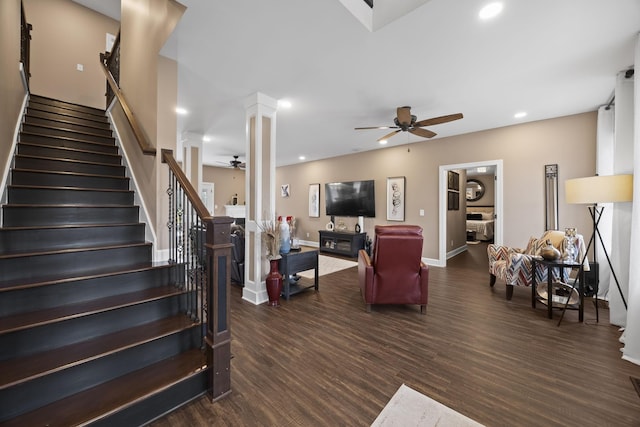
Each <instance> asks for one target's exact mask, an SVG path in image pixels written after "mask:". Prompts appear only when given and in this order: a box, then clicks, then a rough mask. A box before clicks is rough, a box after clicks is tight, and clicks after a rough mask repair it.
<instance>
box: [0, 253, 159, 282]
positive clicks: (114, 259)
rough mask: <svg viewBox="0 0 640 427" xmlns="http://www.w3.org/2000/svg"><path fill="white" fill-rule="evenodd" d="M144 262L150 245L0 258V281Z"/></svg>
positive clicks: (66, 273) (82, 272)
mask: <svg viewBox="0 0 640 427" xmlns="http://www.w3.org/2000/svg"><path fill="white" fill-rule="evenodd" d="M145 262H151V246H150V245H139V246H130V247H119V248H114V249H97V250H93V251H79V252H76V251H74V252H63V253H53V254H46V255H37V256H24V257H12V258H0V282H1V281H4V280H7V281H10V280H11V281H13V280H15V281H20V282H21V283H28V281H30V280H32V281H39V280H42V278H45V277H51V276H54V277H60V276H63V275H64V276H71V275H89V274H91V273H92V272H93V271H95V269H96V267H97V266H98V267H99V268H101V269H106V268H109V269H116V268H128V267H133V266H136V265H141V264H143V263H145Z"/></svg>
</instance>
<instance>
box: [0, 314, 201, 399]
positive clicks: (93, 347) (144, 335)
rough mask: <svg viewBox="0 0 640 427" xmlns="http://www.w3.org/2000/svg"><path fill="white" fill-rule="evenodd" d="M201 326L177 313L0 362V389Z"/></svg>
mask: <svg viewBox="0 0 640 427" xmlns="http://www.w3.org/2000/svg"><path fill="white" fill-rule="evenodd" d="M196 325H199V323H194V322H193V321H192V320H191V319H189V317H188V316H186V315H184V314H178V315H175V316H172V317H166V318H164V319H160V320H156V321H154V322H150V323H146V324H144V325H139V326H135V327H133V328H129V329H125V330H122V331H118V332H114V333H112V334H108V335H103V336H100V337H96V338H94V339H92V340H87V341H82V342H79V343H76V344H71V345H68V346H65V347H61V348H57V349H54V350H48V351H47V352H45V353H37V354H33V355H30V356H26V357H20V358H17V359H11V360H6V361H3V362H0V390H1V389H3V388H7V387H10V386H13V385H16V384H19V383H22V382H25V381H29V380H32V379H35V378H38V377H41V376H43V375H47V374H50V373H53V372H57V371H61V370H63V369H67V368H70V367H72V366H76V365H79V364H82V363H85V362H88V361H91V360H95V359H98V358H100V357H103V356H106V355H109V354H112V353H115V352H118V351H122V350H126V349H128V348H131V347H134V346H136V345H140V344H144V343H146V342H150V341H153V340H156V339H159V338H163V337H165V336H168V335H171V334H174V333H177V332H180V331H183V330H185V329H188V328H191V327H194V326H196Z"/></svg>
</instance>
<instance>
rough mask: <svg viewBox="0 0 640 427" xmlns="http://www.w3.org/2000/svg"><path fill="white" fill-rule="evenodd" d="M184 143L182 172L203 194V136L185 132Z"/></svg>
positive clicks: (199, 192)
mask: <svg viewBox="0 0 640 427" xmlns="http://www.w3.org/2000/svg"><path fill="white" fill-rule="evenodd" d="M180 142H182V170H183V171H184V174H185V175H186V176H187V178H189V182H190V183H191V185H193V188H195V189H196V190H197V191H198V194H200V195H201V194H202V135H200V136H198V135H197V134H194V133H191V132H185V133H184V134H183V138H182V140H181V141H180Z"/></svg>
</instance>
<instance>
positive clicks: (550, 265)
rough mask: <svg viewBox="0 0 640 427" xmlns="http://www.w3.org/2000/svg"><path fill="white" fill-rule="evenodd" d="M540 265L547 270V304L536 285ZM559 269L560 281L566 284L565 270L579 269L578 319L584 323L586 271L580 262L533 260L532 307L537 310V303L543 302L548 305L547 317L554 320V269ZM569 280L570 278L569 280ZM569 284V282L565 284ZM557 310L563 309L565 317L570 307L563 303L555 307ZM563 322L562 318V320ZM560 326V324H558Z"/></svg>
mask: <svg viewBox="0 0 640 427" xmlns="http://www.w3.org/2000/svg"><path fill="white" fill-rule="evenodd" d="M536 264H540V265H542V266H543V268H546V269H547V299H546V302H545V300H544V299H543V298H541V297H539V296H538V295H537V292H536V289H537V283H536V278H537V275H536V268H537V265H536ZM554 268H557V269H559V272H560V280H561V281H562V282H565V277H564V276H565V270H566V269H567V268H571V269H573V268H577V269H578V277H577V278H576V280H577V281H578V294H579V295H580V302H579V303H578V319H579V321H580V322H583V321H584V270H583V268H582V264H580V263H578V262H565V261H563V260H553V261H550V260H546V259H544V258H535V257H534V258H533V259H532V260H531V307H533V308H536V301H541V302H542V303H543V304H546V305H547V316H548V317H549V319H552V318H553V308H554V303H553V269H554ZM567 279H568V278H567ZM565 283H567V282H565ZM555 306H556V307H557V308H561V309H562V316H563V317H564V311H565V310H566V309H567V308H570V307H568V304H565V303H561V304H557V305H555ZM560 321H562V317H561V318H560ZM558 325H560V322H558Z"/></svg>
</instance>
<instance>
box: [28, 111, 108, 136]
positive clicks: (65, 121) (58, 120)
mask: <svg viewBox="0 0 640 427" xmlns="http://www.w3.org/2000/svg"><path fill="white" fill-rule="evenodd" d="M54 114H55V113H54ZM26 117H28V118H29V119H37V120H41V121H44V120H46V121H48V122H51V123H55V124H56V125H59V126H61V127H58V126H51V125H49V124H42V123H29V124H30V125H38V126H50V127H53V128H55V129H62V130H70V131H73V132H84V131H78V130H76V129H71V128H67V127H64V126H66V125H71V126H82V127H86V128H91V129H95V130H97V131H101V130H103V131H111V128H109V127H105V126H104V125H106V124H107V123H100V122H96V121H95V120H94V122H95V123H96V124H93V123H78V122H74V121H71V120H68V119H65V118H64V116H63V117H56V118H53V117H40V116H37V115H31V114H27V115H26ZM67 117H73V116H67ZM100 124H101V125H103V126H100Z"/></svg>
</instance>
